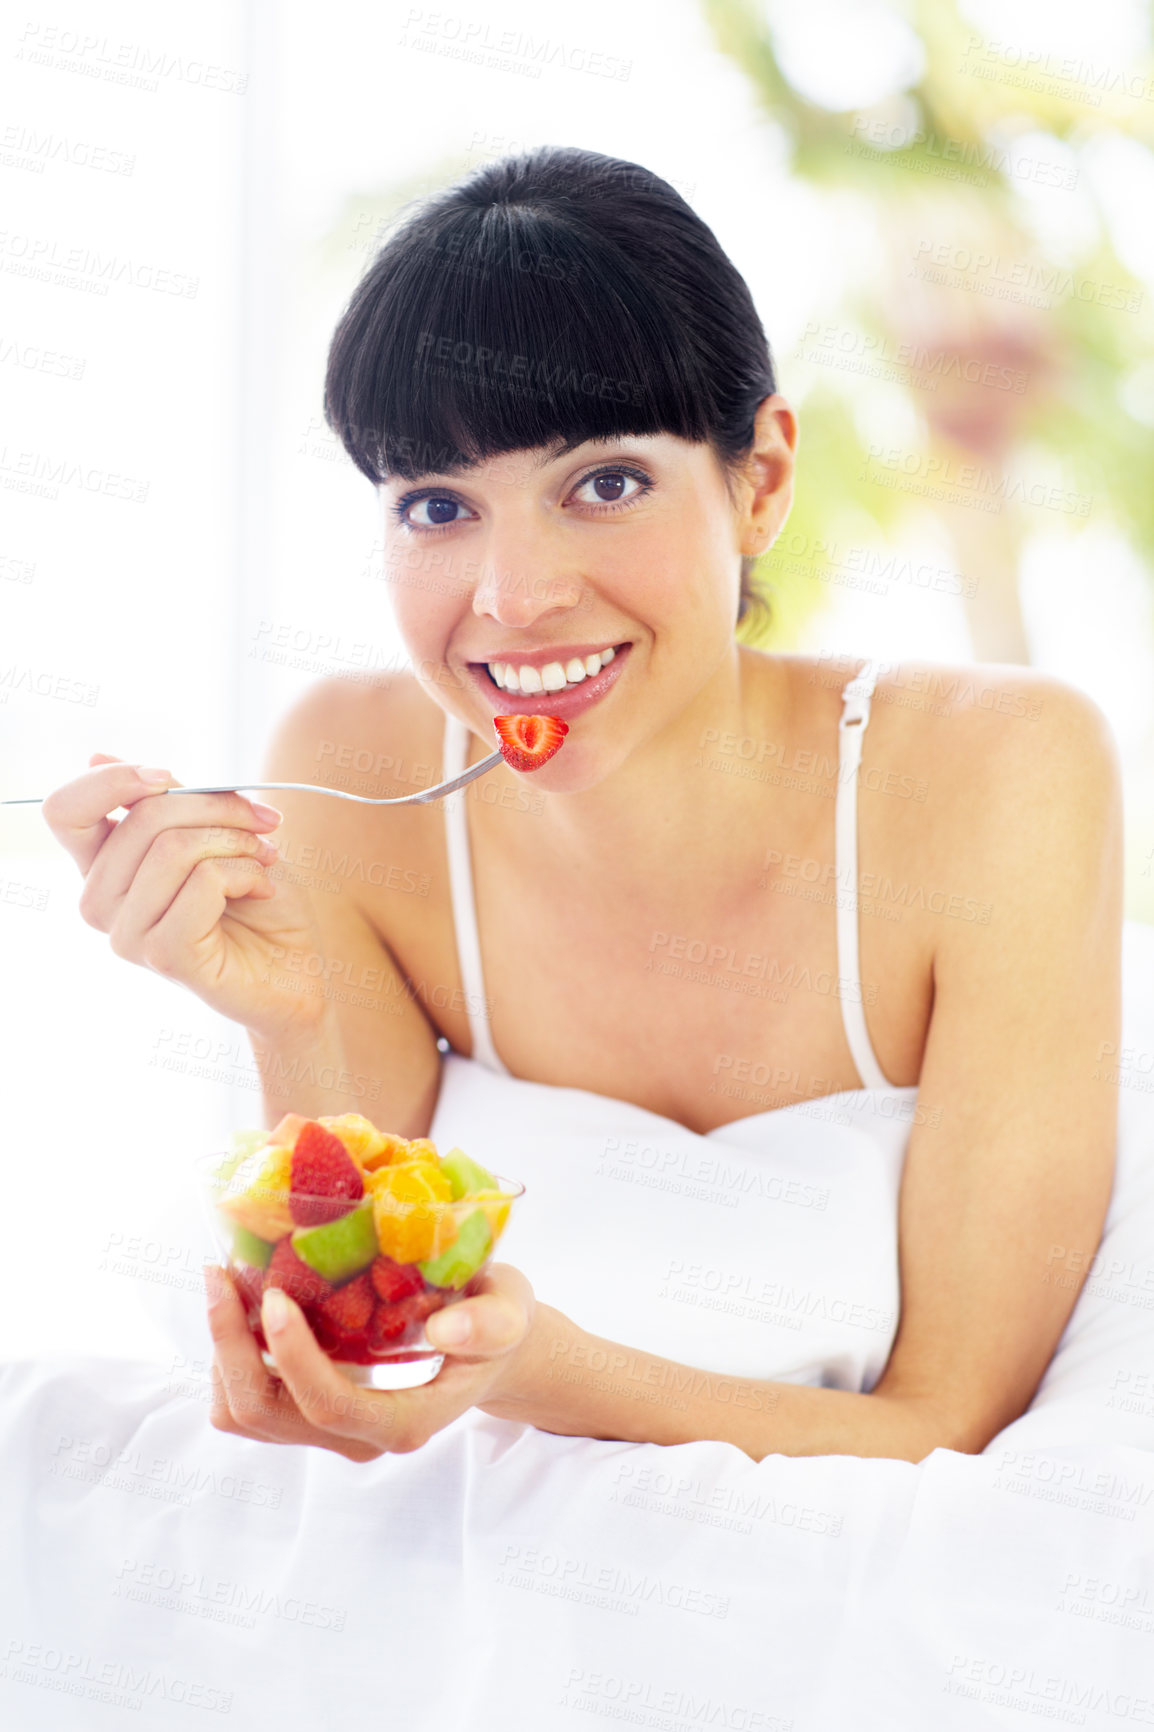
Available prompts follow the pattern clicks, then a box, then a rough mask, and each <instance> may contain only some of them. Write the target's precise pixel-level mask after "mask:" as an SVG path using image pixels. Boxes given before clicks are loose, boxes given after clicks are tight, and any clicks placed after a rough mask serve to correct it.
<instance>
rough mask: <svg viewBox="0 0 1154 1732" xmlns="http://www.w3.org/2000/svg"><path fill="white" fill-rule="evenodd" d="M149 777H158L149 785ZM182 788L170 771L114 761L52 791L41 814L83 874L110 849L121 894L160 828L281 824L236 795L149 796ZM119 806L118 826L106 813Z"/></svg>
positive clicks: (275, 815) (271, 811)
mask: <svg viewBox="0 0 1154 1732" xmlns="http://www.w3.org/2000/svg"><path fill="white" fill-rule="evenodd" d="M93 756H94V757H99V758H105V756H106V755H105V754H104V753H94V754H93ZM148 775H153V776H155V777H157V778H159V779H158V780H155V781H149V780H147V779H146V777H147V776H148ZM179 786H180V783H179V782H178V781H177V780H176V778H175V776H173V775H171V774H170V772H169V771H167V770H156V771H146V770H142V769H141V767H140V766H133V765H131V764H125V763H123V762H122V761H121V760H120V759H118V758H113V759H109V760H107V761H105V762H102V763H100V764H97V765H96V766H94V767H93V768H91V769H89V770H87V771H86V772H85V773H84V775H83V776H77V777H76V778H75V780H74V781H71V782H66V783H64V785H63V786H62V787H60V788H56V789H54V790H53V792H52V793H51V794H49V796H48V798H47V799H46V800H45V801H44V804H43V806H42V807H41V811H42V812H43V814H44V821H45V823H46V824H47V825H48V828H49V829H50V830H51V831H52V833H53V835H54V836H55V837H56V839H57V841H58V842H60V843H61V844H62V846H63V847H65V848H66V849H67V850H68V852H69V853H70V854H71V855H72V857H73V859H74V860H75V861H76V863H77V865H78V866H79V867H80V870H81V872H83V873H85V874H87V872H88V870H89V868H90V867H91V866H92V863H93V861H94V860H95V859H96V857H97V855H98V854H101V852H102V850H104V849H105V848H106V847H109V848H111V850H112V852H111V855H110V857H109V866H108V868H106V869H110V868H111V866H112V865H113V863H116V865H117V869H118V871H119V874H120V887H121V890H122V891H123V890H124V889H126V888H127V886H128V885H129V884H130V883H131V882H132V879H133V877H134V875H135V872H136V868H137V866H138V865H139V864H140V861H141V860H142V859H143V857H144V855H145V853H146V852H147V851H148V847H149V845H150V843H151V842H152V840H153V838H154V837H155V836H156V835H158V834H159V832H160V831H161V830H164V829H178V828H187V827H191V826H196V825H206V824H207V825H214V824H215V825H221V826H226V825H227V826H234V827H237V828H240V829H246V830H272V829H275V828H276V826H277V825H278V824H279V823H280V821H281V815H280V813H279V812H278V811H277V810H276V808H275V807H273V806H264V805H262V804H261V803H260V802H259V801H255V800H247V799H246V798H245V797H244V795H242V794H238V793H225V794H184V795H181V796H180V797H179V798H175V799H172V798H165V799H156V798H150V797H149V796H155V795H158V794H164V793H165V790H166V789H168V788H178V787H179ZM118 807H124V808H125V810H126V811H127V813H128V816H127V817H126V818H124V819H122V820H120V822H118V823H117V822H114V821H113V820H111V819H110V818H109V816H108V814H109V813H111V812H115V811H116V809H117V808H118Z"/></svg>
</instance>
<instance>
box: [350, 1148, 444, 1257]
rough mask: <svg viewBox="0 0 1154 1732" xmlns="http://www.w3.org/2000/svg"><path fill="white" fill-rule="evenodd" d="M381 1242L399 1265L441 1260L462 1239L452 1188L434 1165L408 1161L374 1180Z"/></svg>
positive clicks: (375, 1214) (385, 1169)
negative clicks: (459, 1237)
mask: <svg viewBox="0 0 1154 1732" xmlns="http://www.w3.org/2000/svg"><path fill="white" fill-rule="evenodd" d="M372 1181H373V1182H372V1184H371V1185H370V1186H369V1192H370V1195H371V1196H372V1199H373V1221H374V1223H375V1225H376V1229H377V1243H378V1244H379V1246H380V1248H381V1251H382V1253H383V1254H384V1256H386V1257H391V1258H392V1259H393V1261H394V1262H395V1263H420V1262H423V1261H424V1260H425V1258H427V1257H439V1256H440V1255H441V1252H442V1251H447V1250H448V1248H449V1246H450V1245H451V1244H452V1243H453V1241H454V1240H455V1239H456V1237H457V1232H458V1223H457V1218H456V1215H455V1214H454V1212H453V1208H452V1205H451V1202H450V1199H451V1196H452V1188H451V1186H450V1184H449V1181H448V1179H447V1178H446V1177H445V1175H444V1173H442V1172H441V1171H440V1169H439V1168H438V1167H435V1166H434V1165H433V1164H432V1162H431V1161H407V1162H401V1163H398V1164H397V1165H396V1166H392V1167H382V1168H381V1169H380V1170H379V1172H377V1173H374V1174H373V1175H372Z"/></svg>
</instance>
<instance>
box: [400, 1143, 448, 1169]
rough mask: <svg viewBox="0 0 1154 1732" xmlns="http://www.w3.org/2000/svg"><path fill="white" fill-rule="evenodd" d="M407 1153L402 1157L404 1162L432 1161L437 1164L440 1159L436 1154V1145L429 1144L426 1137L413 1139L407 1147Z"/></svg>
mask: <svg viewBox="0 0 1154 1732" xmlns="http://www.w3.org/2000/svg"><path fill="white" fill-rule="evenodd" d="M407 1148H408V1153H407V1154H405V1155H404V1156H402V1159H403V1160H406V1161H432V1162H434V1163H438V1162H439V1161H440V1159H441V1157H440V1155H438V1153H437V1145H436V1143H431V1142H430V1141H429V1139H428V1137H414V1138H413V1140H412V1142H411V1143H409V1144H408V1145H407Z"/></svg>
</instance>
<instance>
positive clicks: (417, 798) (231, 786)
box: [0, 752, 504, 806]
mask: <svg viewBox="0 0 1154 1732" xmlns="http://www.w3.org/2000/svg"><path fill="white" fill-rule="evenodd" d="M503 762H504V760H503V758H502V755H501V753H500V752H490V754H489V756H488V757H487V758H482V759H481V760H480V762H479V763H476V764H472V765H471V766H470V767H469V769H467V770H465V771H463V772H462V774H461V775H459V776H453V777H452V778H451V780H450V781H448V782H438V783H437V784H436V786H435V787H432V788H422V789H421V791H420V793H418V794H394V795H392V796H391V798H387V799H383V800H378V799H373V798H372V797H371V796H370V795H368V794H350V793H348V792H346V790H345V789H344V788H325V787H323V786H321V785H319V784H318V783H316V782H219V783H214V784H213V786H211V787H196V788H165V790H164V792H165V793H166V794H242V793H243V794H256V793H272V792H274V791H275V792H280V791H282V790H283V791H286V792H288V791H291V792H292V793H297V794H332V795H334V796H335V797H336V798H337V799H338V800H356V801H357V803H358V805H362V806H420V805H423V804H425V803H426V802H427V801H429V800H443V799H445V798H446V796H447V795H449V794H453V793H455V792H456V791H457V789H458V788H463V787H464V786H465V784H466V783H467V782H471V781H473V780H474V779H475V778H476V777H477V776H483V775H484V774H485V772H486V771H487V770H492V769H495V768H496V766H497V765H498V764H500V763H503ZM45 798H46V796H45V795H43V794H42V795H40V796H39V797H38V798H36V799H24V800H0V806H40V805H43V803H44V800H45Z"/></svg>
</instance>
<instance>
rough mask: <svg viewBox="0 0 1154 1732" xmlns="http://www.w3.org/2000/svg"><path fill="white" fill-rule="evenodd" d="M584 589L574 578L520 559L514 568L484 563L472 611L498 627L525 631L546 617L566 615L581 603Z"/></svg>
mask: <svg viewBox="0 0 1154 1732" xmlns="http://www.w3.org/2000/svg"><path fill="white" fill-rule="evenodd" d="M582 594H583V586H582V585H581V583H580V582H578V581H577V580H576V579H575V578H571V577H566V576H564V575H563V574H561V573H555V572H550V571H549V569H548V567H547V566H546V565H545V564H544V562H541V563H527V562H526V561H525V560H524V558H522V559H521V560H520V561H519V562H518V564H517V565H516V566H502V565H500V564H498V563H497V562H496V561H493V560H486V562H485V564H484V566H483V567H482V570H481V575H480V577H479V578H478V580H477V587H476V589H475V590H474V591H473V612H474V613H475V614H477V615H478V616H479V617H481V618H486V617H487V618H489V619H495V620H496V621H497V622H498V624H499V625H507V626H511V627H513V628H524V627H526V626H532V625H535V624H536V623H537V621H538V620H539V619H542V618H544V617H545V616H546V615H548V614H552V613H557V612H561V613H564V612H568V611H570V610H571V609H573V608H575V607H577V606H578V605H579V604H580V601H581V597H582Z"/></svg>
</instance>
